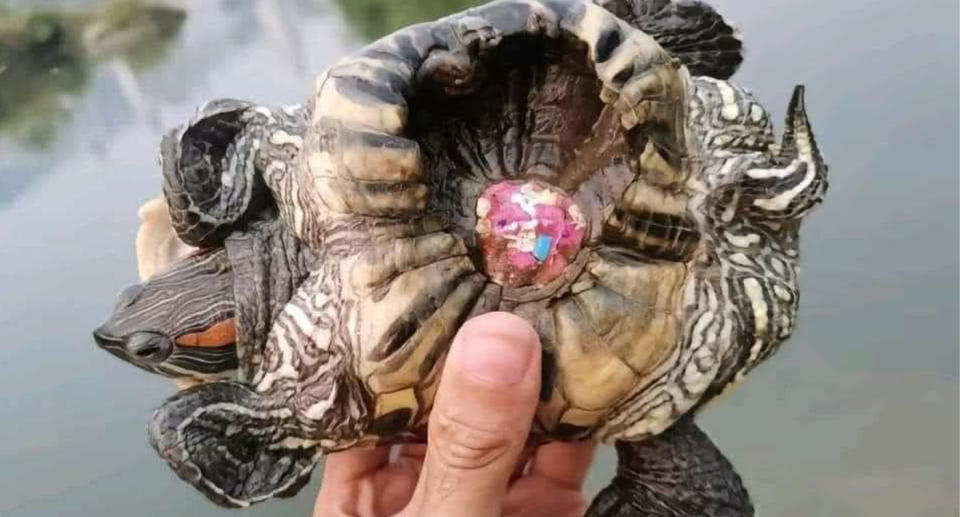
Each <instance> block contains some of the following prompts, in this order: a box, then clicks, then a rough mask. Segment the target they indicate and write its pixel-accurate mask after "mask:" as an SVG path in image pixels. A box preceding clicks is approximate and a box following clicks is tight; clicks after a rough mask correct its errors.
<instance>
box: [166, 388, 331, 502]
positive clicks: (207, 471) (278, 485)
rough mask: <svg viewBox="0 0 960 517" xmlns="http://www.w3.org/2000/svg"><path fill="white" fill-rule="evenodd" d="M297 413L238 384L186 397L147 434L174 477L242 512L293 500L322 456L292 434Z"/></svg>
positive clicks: (191, 391)
mask: <svg viewBox="0 0 960 517" xmlns="http://www.w3.org/2000/svg"><path fill="white" fill-rule="evenodd" d="M292 418H293V411H292V410H291V409H289V408H286V407H284V406H280V405H277V404H274V403H271V402H270V401H269V400H268V399H267V398H265V397H263V396H262V395H260V394H259V393H257V392H255V391H253V390H251V389H250V388H249V386H246V385H244V384H240V383H236V382H215V383H210V384H203V385H200V386H196V387H193V388H190V389H188V390H184V391H181V392H180V393H177V394H176V395H175V396H173V397H172V398H170V399H169V400H167V402H166V403H164V404H163V405H162V406H160V408H159V409H157V410H156V411H155V412H154V414H153V417H152V418H151V421H150V423H149V424H148V426H147V431H148V433H149V435H150V443H151V445H153V447H154V449H156V450H157V452H158V453H159V454H160V456H162V457H163V459H165V460H166V461H167V463H169V464H170V467H171V468H173V470H174V471H176V473H177V475H178V476H180V477H181V478H183V479H184V480H185V481H187V482H188V483H190V484H191V485H193V486H194V487H196V488H197V489H198V490H200V491H201V492H202V493H203V494H204V495H205V496H207V497H208V498H209V499H210V500H212V501H213V502H215V503H217V504H219V505H221V506H228V507H243V506H249V505H251V504H253V503H256V502H259V501H262V500H264V499H269V498H271V497H284V496H291V495H293V494H295V493H296V492H297V491H298V490H299V489H300V488H301V487H302V486H303V485H304V484H306V482H307V481H308V480H309V479H310V473H311V471H313V467H314V465H316V463H317V460H318V459H319V449H317V448H316V446H315V445H313V444H311V443H310V442H307V441H305V440H298V439H296V438H294V437H293V436H292V434H290V433H289V430H290V425H291V424H292V423H293V421H292Z"/></svg>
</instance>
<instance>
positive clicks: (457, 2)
mask: <svg viewBox="0 0 960 517" xmlns="http://www.w3.org/2000/svg"><path fill="white" fill-rule="evenodd" d="M485 1H486V0H337V4H338V5H339V6H340V9H341V10H342V11H343V14H344V15H345V16H346V18H347V19H348V20H349V21H350V23H352V24H353V26H354V27H356V29H357V30H358V31H359V32H360V34H361V35H362V36H364V37H366V38H369V39H375V38H379V37H380V36H383V35H384V34H387V33H389V32H392V31H395V30H397V29H399V28H400V27H405V26H407V25H412V24H414V23H419V22H423V21H427V20H433V19H436V18H440V17H442V16H446V15H448V14H452V13H455V12H457V11H462V10H464V9H466V8H468V7H472V6H475V5H479V4H482V3H485Z"/></svg>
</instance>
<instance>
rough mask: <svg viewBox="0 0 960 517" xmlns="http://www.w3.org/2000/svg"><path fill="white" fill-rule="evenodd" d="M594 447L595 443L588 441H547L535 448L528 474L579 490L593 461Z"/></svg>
mask: <svg viewBox="0 0 960 517" xmlns="http://www.w3.org/2000/svg"><path fill="white" fill-rule="evenodd" d="M594 449H596V443H595V442H590V441H580V442H553V443H548V444H547V445H544V446H542V447H540V448H539V449H538V450H537V454H536V456H535V457H534V458H533V466H532V467H531V468H530V475H531V476H538V477H542V478H544V479H546V480H548V481H550V482H552V483H554V484H556V485H559V486H562V487H566V488H572V489H577V490H579V489H580V487H582V486H583V481H584V479H586V477H587V472H589V471H590V464H591V463H593V452H594Z"/></svg>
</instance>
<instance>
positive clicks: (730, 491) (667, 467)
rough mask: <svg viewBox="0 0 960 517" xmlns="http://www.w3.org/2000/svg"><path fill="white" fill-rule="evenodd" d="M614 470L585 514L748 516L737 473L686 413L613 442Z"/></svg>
mask: <svg viewBox="0 0 960 517" xmlns="http://www.w3.org/2000/svg"><path fill="white" fill-rule="evenodd" d="M616 447H617V460H618V461H617V475H616V477H614V478H613V481H612V482H611V483H610V485H609V486H607V487H606V488H604V489H603V490H602V491H601V492H600V493H599V494H598V495H597V497H596V498H595V499H594V500H593V503H592V504H591V505H590V509H589V510H587V515H586V517H750V516H752V515H753V514H754V511H753V504H752V503H751V502H750V496H749V494H747V490H746V488H744V486H743V482H742V481H741V479H740V476H739V475H737V473H736V471H735V470H734V469H733V465H731V464H730V462H729V461H728V460H727V459H726V458H725V457H724V456H723V454H722V453H721V452H720V451H719V450H718V449H717V447H716V446H715V445H714V444H713V442H711V441H710V438H708V437H707V435H706V434H705V433H704V432H703V431H701V430H700V428H699V427H697V425H696V424H695V423H694V422H693V418H692V417H686V418H684V419H682V420H680V421H678V422H677V423H675V424H673V426H672V427H670V428H669V429H667V430H666V431H664V432H663V433H661V434H660V435H658V436H655V437H653V438H649V439H647V440H645V441H642V442H623V441H621V442H617V444H616Z"/></svg>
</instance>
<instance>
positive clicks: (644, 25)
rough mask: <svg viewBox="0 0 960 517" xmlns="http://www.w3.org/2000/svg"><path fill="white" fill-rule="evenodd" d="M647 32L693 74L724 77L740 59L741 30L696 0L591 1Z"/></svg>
mask: <svg viewBox="0 0 960 517" xmlns="http://www.w3.org/2000/svg"><path fill="white" fill-rule="evenodd" d="M594 1H595V2H596V3H597V4H598V5H600V6H601V7H603V8H605V9H607V10H608V11H610V12H612V13H614V14H615V15H617V16H619V17H620V18H622V19H623V20H626V21H627V22H629V23H630V24H631V25H633V26H634V27H636V28H638V29H640V30H642V31H643V32H645V33H647V34H649V35H650V36H651V37H653V39H655V40H657V43H659V44H660V46H661V47H663V48H664V49H666V51H667V52H669V53H670V54H671V55H673V56H674V57H676V58H677V59H679V60H680V62H681V63H683V64H684V65H686V67H687V68H688V69H689V70H690V73H691V74H693V75H705V76H709V77H713V78H716V79H727V78H729V77H730V76H732V75H733V74H734V72H736V71H737V68H739V67H740V63H741V62H743V40H742V39H741V37H740V31H739V30H738V29H736V28H735V27H734V26H733V24H731V23H730V22H728V21H727V19H726V18H724V17H723V15H721V14H720V13H718V12H717V11H715V10H714V9H713V8H712V7H710V6H709V5H707V4H705V3H702V2H698V1H681V2H671V1H670V0H594Z"/></svg>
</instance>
